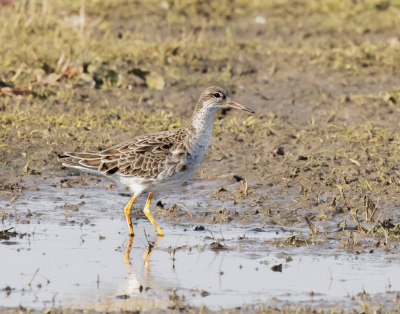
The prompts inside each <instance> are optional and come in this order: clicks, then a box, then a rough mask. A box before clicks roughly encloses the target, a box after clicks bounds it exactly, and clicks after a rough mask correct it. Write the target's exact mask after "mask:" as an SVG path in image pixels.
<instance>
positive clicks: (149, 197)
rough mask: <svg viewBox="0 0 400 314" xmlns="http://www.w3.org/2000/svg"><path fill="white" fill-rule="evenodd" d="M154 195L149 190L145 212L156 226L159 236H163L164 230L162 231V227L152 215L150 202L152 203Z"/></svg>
mask: <svg viewBox="0 0 400 314" xmlns="http://www.w3.org/2000/svg"><path fill="white" fill-rule="evenodd" d="M152 197H153V193H151V192H149V196H148V198H147V202H146V205H145V206H144V209H143V212H144V214H145V215H146V217H147V218H148V219H149V220H150V222H151V223H152V224H153V226H154V227H155V228H156V230H157V232H158V234H159V236H160V237H163V236H164V232H162V230H161V228H160V227H159V226H158V224H157V223H156V221H155V219H154V218H153V216H152V215H151V212H150V203H151V199H152Z"/></svg>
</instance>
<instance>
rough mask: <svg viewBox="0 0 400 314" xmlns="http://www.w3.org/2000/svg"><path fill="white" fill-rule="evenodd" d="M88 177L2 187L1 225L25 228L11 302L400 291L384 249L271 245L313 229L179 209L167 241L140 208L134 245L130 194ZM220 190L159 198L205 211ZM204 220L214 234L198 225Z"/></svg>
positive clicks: (143, 305) (9, 245)
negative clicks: (216, 219) (13, 194)
mask: <svg viewBox="0 0 400 314" xmlns="http://www.w3.org/2000/svg"><path fill="white" fill-rule="evenodd" d="M84 178H85V179H84V180H81V179H79V180H81V181H79V180H78V181H79V184H77V182H78V181H76V182H75V183H76V184H66V183H65V182H64V183H63V182H61V183H60V178H54V177H53V178H51V179H40V180H37V181H35V180H30V181H29V180H28V181H26V180H25V181H24V182H22V183H23V185H24V186H25V187H26V189H24V190H23V192H22V193H21V195H20V196H19V198H18V199H17V200H16V201H15V202H14V203H13V204H10V202H9V201H8V200H7V197H10V193H5V192H3V193H2V198H1V199H2V200H1V202H0V208H1V210H2V211H3V210H6V212H7V213H8V215H7V216H6V218H5V220H4V223H3V225H2V228H1V229H8V228H11V227H15V231H16V232H17V234H16V236H14V237H13V236H11V237H10V238H9V239H2V240H0V259H1V265H2V271H1V275H0V288H1V289H0V299H1V302H0V304H1V306H5V307H15V306H18V305H22V306H24V307H31V308H43V307H58V306H64V307H71V308H82V309H95V310H98V311H112V310H120V309H125V310H136V309H152V308H167V307H170V306H174V305H181V306H182V305H195V306H200V305H202V304H204V305H206V306H207V307H209V308H211V309H220V308H234V307H242V306H243V305H244V304H251V305H255V304H258V303H264V304H265V303H270V302H273V303H276V304H278V305H279V304H283V303H285V302H287V301H290V302H300V303H306V304H311V305H314V306H327V305H332V306H333V305H335V304H336V302H338V304H339V306H340V307H342V308H357V307H358V305H357V304H358V302H357V299H358V297H359V296H363V295H364V296H367V294H365V293H364V294H362V292H363V291H365V292H366V293H368V294H369V295H375V296H376V297H377V298H378V299H374V300H373V301H374V302H375V303H374V302H372V306H378V305H377V303H376V302H377V300H378V301H379V300H384V299H385V298H394V294H393V293H391V291H399V290H400V266H399V265H398V264H397V263H395V262H390V260H389V259H388V256H385V255H384V254H380V255H379V256H377V255H375V254H362V255H356V254H354V253H346V252H344V253H343V252H342V253H341V254H338V253H337V251H333V250H329V249H326V250H325V249H324V250H321V249H320V248H318V247H316V246H311V245H310V246H308V247H301V248H296V249H289V248H288V249H287V250H285V249H283V250H282V249H278V248H277V247H275V246H273V245H271V244H267V243H266V241H267V242H270V241H271V240H274V239H283V238H286V237H289V236H291V235H292V234H293V232H304V231H305V230H300V229H299V230H296V229H293V228H292V229H290V230H289V229H282V228H281V227H272V226H267V227H264V228H263V229H261V228H260V226H258V227H257V225H256V224H240V223H237V222H236V221H235V220H233V221H231V222H230V223H229V222H228V223H222V224H219V223H217V224H206V223H204V222H206V220H204V221H203V223H201V220H200V222H199V219H198V218H196V217H193V218H191V217H190V216H189V213H188V212H186V210H184V209H181V211H180V212H179V213H177V214H176V215H174V216H173V217H172V218H171V217H169V216H165V217H158V221H159V224H160V225H161V226H162V228H163V229H164V232H165V234H166V236H165V237H163V238H160V237H157V235H156V233H155V231H154V230H153V228H152V226H151V224H150V223H149V222H147V221H146V220H145V219H144V216H143V215H142V214H141V213H140V212H139V211H138V212H137V213H134V214H133V217H135V216H137V219H136V218H134V221H135V225H134V229H135V231H136V235H135V237H134V238H133V240H132V242H130V241H129V237H128V234H127V226H126V222H125V218H124V216H123V214H122V208H123V206H124V204H125V203H126V202H127V200H128V197H127V196H126V195H125V193H126V191H124V190H123V189H122V188H121V189H120V188H119V187H116V188H113V187H112V186H108V188H110V187H111V188H112V189H105V186H107V185H108V184H109V183H108V182H106V181H102V180H100V181H99V180H97V179H96V178H94V179H93V178H91V177H84ZM216 189H217V187H216V186H215V184H212V183H207V182H206V183H205V182H192V183H191V185H190V186H187V187H183V188H182V189H181V190H180V191H178V192H176V193H175V194H173V195H172V194H171V196H170V197H168V198H167V199H161V200H162V202H163V203H168V204H169V205H172V204H175V203H183V204H184V205H185V206H186V208H187V209H190V212H191V214H193V215H194V216H198V215H201V213H202V212H204V211H205V208H210V207H212V208H219V207H220V206H221V204H220V201H218V200H212V199H211V198H210V192H211V191H215V190H216ZM199 200H200V201H199ZM144 201H145V200H144V198H141V199H140V200H139V201H138V204H136V207H137V208H139V207H140V205H141V204H143V203H144ZM155 203H156V202H154V203H153V206H152V208H154V206H155ZM28 210H29V211H30V212H31V214H32V216H30V217H26V213H27V212H28ZM28 216H29V215H28ZM200 226H204V227H205V230H196V227H197V229H203V228H199V227H200ZM144 230H145V231H146V234H147V235H148V237H147V238H146V236H145V233H144ZM208 230H209V231H208ZM153 241H154V246H153V248H152V249H151V251H150V252H149V250H148V243H149V242H153ZM215 242H219V243H220V245H219V246H218V247H216V246H215V244H213V243H215ZM280 264H282V268H281V269H280V267H277V266H278V265H280ZM6 287H10V288H11V290H10V289H5V288H6ZM3 288H4V289H5V290H2V289H3ZM174 289H176V291H175V290H174ZM360 293H361V294H360ZM359 294H360V295H359ZM358 295H359V296H358ZM353 297H355V298H353ZM367 299H368V298H367ZM368 300H370V301H371V298H369V299H368ZM365 302H366V301H365Z"/></svg>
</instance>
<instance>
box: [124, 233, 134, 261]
mask: <svg viewBox="0 0 400 314" xmlns="http://www.w3.org/2000/svg"><path fill="white" fill-rule="evenodd" d="M132 239H133V237H132V236H130V237H129V242H128V245H127V246H126V249H125V254H124V263H125V264H129V254H130V253H131V247H132Z"/></svg>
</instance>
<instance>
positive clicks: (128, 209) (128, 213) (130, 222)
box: [124, 194, 138, 236]
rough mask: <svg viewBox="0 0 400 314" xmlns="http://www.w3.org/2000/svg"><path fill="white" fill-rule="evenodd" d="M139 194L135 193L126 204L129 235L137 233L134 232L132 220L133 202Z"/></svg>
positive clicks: (125, 211) (125, 210)
mask: <svg viewBox="0 0 400 314" xmlns="http://www.w3.org/2000/svg"><path fill="white" fill-rule="evenodd" d="M137 197H138V195H136V194H134V195H133V196H132V198H131V199H130V200H129V202H128V204H126V206H125V208H124V213H125V218H126V222H127V223H128V228H129V235H130V236H133V235H134V234H135V233H134V232H133V227H132V220H131V207H132V205H133V203H134V202H135V201H136V199H137Z"/></svg>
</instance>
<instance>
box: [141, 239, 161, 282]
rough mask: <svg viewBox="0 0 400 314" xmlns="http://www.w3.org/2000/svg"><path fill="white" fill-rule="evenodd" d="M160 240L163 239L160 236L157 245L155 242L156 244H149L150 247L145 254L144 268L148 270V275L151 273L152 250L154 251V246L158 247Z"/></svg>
mask: <svg viewBox="0 0 400 314" xmlns="http://www.w3.org/2000/svg"><path fill="white" fill-rule="evenodd" d="M160 239H161V236H158V237H157V239H156V242H155V243H154V242H153V243H154V244H150V243H149V246H148V247H147V250H146V252H145V253H144V254H143V259H144V267H145V268H146V270H147V274H149V273H150V267H149V258H150V253H151V250H152V249H153V247H154V245H156V244H157V243H158V242H160Z"/></svg>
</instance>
